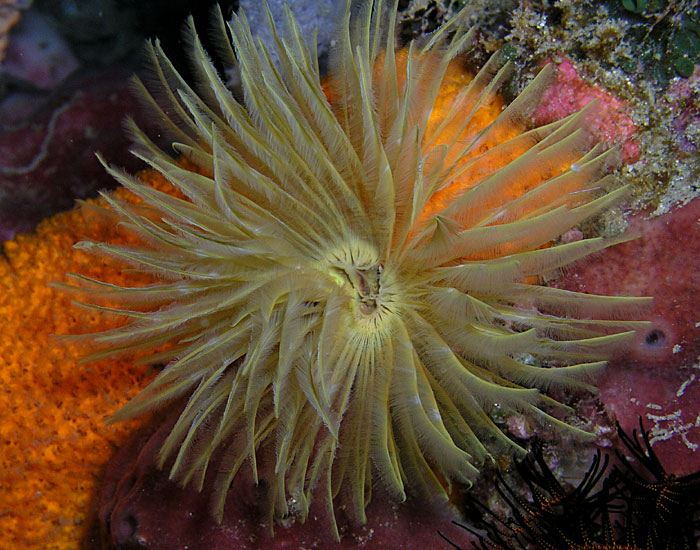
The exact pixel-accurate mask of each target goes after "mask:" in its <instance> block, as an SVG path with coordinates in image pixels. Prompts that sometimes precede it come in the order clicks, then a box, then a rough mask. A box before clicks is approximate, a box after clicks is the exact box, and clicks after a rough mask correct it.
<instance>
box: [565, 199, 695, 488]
mask: <svg viewBox="0 0 700 550" xmlns="http://www.w3.org/2000/svg"><path fill="white" fill-rule="evenodd" d="M652 213H653V211H652V209H648V210H647V211H644V212H640V213H638V214H636V215H634V216H631V217H630V218H629V219H628V220H627V221H628V223H629V229H628V231H629V232H630V233H631V234H635V235H639V238H637V239H635V240H634V241H630V242H627V243H624V244H621V245H620V246H616V247H614V248H609V249H607V250H605V251H603V252H602V253H601V255H600V256H599V258H598V261H596V262H595V265H593V264H589V265H582V266H577V267H576V268H573V269H571V271H570V272H568V273H567V274H566V276H564V277H562V278H560V279H559V280H557V281H556V282H555V283H554V284H555V285H556V286H557V287H558V288H562V289H565V290H571V291H576V292H590V293H594V294H615V293H616V292H619V291H620V290H621V289H625V292H627V293H628V294H629V295H632V296H654V297H655V301H654V304H653V306H652V307H651V308H649V310H648V311H647V312H646V316H647V319H648V320H649V321H650V325H649V327H648V329H647V330H645V331H643V332H640V333H639V336H638V338H637V339H636V340H635V342H634V345H633V346H632V347H631V348H630V349H629V350H628V353H626V354H624V356H621V357H617V358H615V359H614V360H613V361H612V362H611V363H610V365H609V368H608V369H606V371H605V373H604V374H603V375H602V376H601V377H600V378H599V379H598V388H599V390H600V391H599V393H598V396H597V398H598V399H599V401H600V402H601V403H602V404H603V405H604V406H605V410H606V411H607V413H608V414H609V415H610V416H611V417H612V418H615V419H616V420H617V421H618V422H620V424H621V425H622V427H623V429H625V430H626V431H627V432H631V431H632V430H633V429H634V428H635V427H636V426H637V419H638V418H639V417H640V416H641V417H642V418H644V421H645V423H646V425H647V429H648V430H649V433H650V435H651V440H652V443H653V444H654V450H655V452H656V454H657V455H658V456H659V458H660V459H661V461H662V462H663V463H664V464H665V466H666V468H667V469H668V470H669V471H670V472H673V473H675V474H684V473H689V472H691V471H695V470H698V469H700V455H699V454H698V452H697V449H698V447H699V446H700V433H699V432H698V428H697V427H696V426H695V421H696V418H697V417H698V414H700V384H699V382H700V381H699V380H698V377H697V368H696V366H695V365H696V364H697V358H698V355H700V325H698V321H700V318H699V317H698V311H700V297H699V296H698V293H697V291H696V289H697V287H698V285H699V284H700V265H698V264H697V262H687V261H685V257H689V258H693V257H695V256H696V255H698V254H700V239H698V237H699V236H700V235H699V234H698V231H697V220H698V217H700V200H698V199H694V200H692V201H690V202H689V204H686V205H685V206H682V207H679V208H674V209H673V210H672V211H671V212H668V213H666V214H664V215H662V216H658V217H652V218H651V219H649V217H650V216H651V215H652ZM676 247H681V248H682V250H683V251H684V256H679V255H678V254H677V253H676V252H675V250H677V248H676ZM693 251H695V252H693ZM685 255H687V256H685Z"/></svg>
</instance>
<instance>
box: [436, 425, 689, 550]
mask: <svg viewBox="0 0 700 550" xmlns="http://www.w3.org/2000/svg"><path fill="white" fill-rule="evenodd" d="M639 428H640V431H639V436H638V435H637V431H636V430H634V431H633V432H632V435H631V436H630V435H628V434H627V433H626V432H625V431H624V430H623V429H622V428H621V427H620V425H619V424H618V425H617V434H618V438H619V441H620V442H621V443H622V446H623V447H624V450H623V452H620V451H616V454H617V457H618V460H619V464H616V465H615V466H614V467H613V469H612V472H610V473H609V474H608V475H607V476H605V473H606V469H607V466H608V458H609V457H608V456H607V455H606V456H605V457H604V458H602V459H601V453H600V451H597V453H596V455H595V456H594V457H593V460H592V461H591V466H590V468H589V469H588V471H587V472H586V474H585V475H584V476H583V479H582V480H581V481H580V482H579V484H578V485H577V486H576V487H575V488H573V489H569V488H566V487H564V485H562V482H561V481H560V480H559V479H557V477H556V475H555V473H554V472H553V471H552V470H551V469H550V467H549V466H548V465H547V461H546V460H545V458H544V453H543V448H542V446H541V445H540V444H536V445H534V446H533V449H532V452H531V454H530V455H529V456H528V457H526V458H525V459H523V460H521V461H519V462H518V463H517V466H516V468H517V472H518V475H519V477H520V478H521V479H522V480H523V481H524V482H525V484H526V485H527V488H528V490H529V492H530V495H531V497H527V498H525V497H523V496H521V495H520V494H519V492H518V491H516V490H515V489H513V488H511V487H509V486H508V485H507V484H506V483H505V482H504V481H503V479H502V478H501V479H500V480H499V484H498V485H497V490H498V493H499V494H500V496H501V498H502V499H503V500H504V501H505V502H506V503H507V504H508V506H509V507H510V508H511V512H512V518H510V519H508V520H503V519H501V518H499V517H497V516H495V515H494V514H492V513H491V512H489V511H488V510H487V509H485V508H484V506H483V504H481V503H479V502H478V501H476V500H474V499H472V500H470V501H469V502H468V507H469V508H471V509H472V511H473V512H475V514H476V515H477V516H481V517H482V519H483V520H485V524H484V528H485V531H486V534H485V535H482V534H480V533H478V532H476V531H474V530H473V529H471V528H470V527H467V526H465V525H462V527H464V529H466V530H467V531H469V532H470V533H472V534H474V535H476V536H477V537H478V539H479V541H478V544H477V543H473V544H472V547H473V548H478V549H480V550H517V549H520V548H522V549H525V548H533V549H538V550H539V549H542V550H544V549H555V548H556V549H557V550H583V549H587V550H608V549H611V550H641V549H642V548H644V549H647V550H661V549H664V550H692V549H695V548H697V543H698V540H700V520H698V513H699V512H700V471H696V472H694V473H692V474H689V475H686V476H682V477H677V476H675V475H672V474H668V473H667V472H666V470H665V468H664V466H663V465H662V464H661V462H660V461H659V459H658V457H657V456H656V454H655V453H654V451H653V449H652V447H651V445H650V443H649V434H648V432H647V431H645V430H644V427H643V425H642V421H641V418H640V419H639ZM640 439H641V441H640ZM626 455H631V458H628V457H627V456H626ZM601 481H602V483H601ZM597 486H598V487H600V488H599V489H597V490H595V489H596V487H597ZM594 490H595V491H594ZM613 518H615V519H613ZM443 538H445V537H443ZM446 540H448V542H450V544H452V545H453V547H454V548H457V549H459V548H460V547H459V546H457V545H455V544H454V543H453V542H452V541H450V540H449V539H446Z"/></svg>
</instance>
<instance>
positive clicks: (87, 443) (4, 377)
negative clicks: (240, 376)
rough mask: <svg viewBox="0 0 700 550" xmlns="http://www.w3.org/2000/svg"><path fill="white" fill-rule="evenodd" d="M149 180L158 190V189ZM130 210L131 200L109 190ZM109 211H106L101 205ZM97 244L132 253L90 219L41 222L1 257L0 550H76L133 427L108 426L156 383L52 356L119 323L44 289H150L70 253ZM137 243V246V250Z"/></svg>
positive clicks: (124, 363)
mask: <svg viewBox="0 0 700 550" xmlns="http://www.w3.org/2000/svg"><path fill="white" fill-rule="evenodd" d="M141 177H142V179H144V181H146V180H148V181H151V185H154V186H156V187H158V188H161V189H162V188H165V187H166V186H167V182H165V181H163V180H162V178H156V177H152V175H149V174H142V175H141ZM115 193H116V194H117V196H120V197H122V198H123V199H125V200H132V201H136V197H134V196H133V195H132V194H131V193H129V192H128V191H127V190H126V189H118V190H116V191H115ZM104 205H105V204H103V206H104ZM85 238H92V239H99V240H109V241H110V242H114V243H118V242H122V243H124V244H127V242H128V235H126V234H125V232H124V231H123V230H122V229H121V228H119V227H117V226H116V224H114V223H105V220H104V218H103V217H102V216H95V214H94V213H93V212H92V211H91V210H90V209H89V208H77V209H75V210H72V211H70V212H65V213H61V214H58V215H56V216H55V217H53V218H51V219H48V220H45V221H44V222H42V223H41V224H40V225H39V227H38V228H37V229H36V231H35V232H33V233H31V234H28V235H18V236H16V237H15V238H14V239H13V240H11V241H5V242H3V243H2V248H1V249H0V250H1V252H0V315H1V316H2V319H3V332H2V335H1V336H0V410H2V411H3V414H2V417H1V418H0V533H2V547H3V548H27V549H37V550H43V549H45V548H55V549H57V550H64V549H65V550H68V549H75V548H77V547H79V541H80V540H81V537H82V533H83V531H84V528H85V523H86V522H85V520H86V518H87V517H88V516H89V512H90V507H91V505H92V498H93V493H94V491H95V487H96V485H97V482H98V478H99V476H100V472H101V470H102V468H103V467H104V463H105V462H106V461H107V460H108V458H109V457H110V456H111V455H112V453H113V452H114V449H115V447H119V446H121V445H122V444H123V443H124V441H125V440H126V438H127V437H128V435H129V433H130V432H131V431H133V430H134V428H135V427H136V426H138V425H139V424H141V423H142V420H144V419H147V417H144V419H138V420H136V421H132V422H126V423H123V424H115V425H112V426H105V424H104V418H105V417H106V416H107V415H108V414H110V413H111V412H112V411H113V410H114V408H115V407H119V406H121V405H122V404H125V403H126V402H128V401H129V399H131V398H132V397H133V396H135V395H136V394H137V393H138V391H139V389H140V388H143V387H144V386H145V385H146V383H147V382H148V381H150V380H151V379H152V378H153V376H154V374H155V373H154V370H153V369H152V368H150V367H148V366H145V365H135V364H134V357H133V356H131V357H130V356H128V355H127V356H124V357H121V358H119V359H111V360H109V361H95V362H93V363H91V364H90V365H89V366H88V367H87V368H86V367H85V366H81V365H80V359H81V358H82V357H84V355H85V349H84V348H83V347H81V346H75V345H61V346H56V345H54V344H53V343H52V339H51V336H52V335H54V334H57V333H66V332H76V331H79V330H92V331H100V330H106V329H108V328H113V327H115V326H118V325H119V324H120V323H121V322H123V321H122V320H120V319H115V318H113V317H112V318H110V317H109V316H107V315H104V314H101V313H99V312H96V311H86V310H85V309H83V308H79V307H78V306H76V305H74V304H72V303H71V299H70V298H71V297H70V296H68V295H66V294H65V293H63V292H60V291H58V290H56V289H53V288H51V287H49V286H48V285H49V283H51V282H52V281H62V280H66V276H65V272H66V271H78V270H80V271H81V272H82V273H84V274H86V275H89V276H92V277H100V278H102V279H104V280H106V281H110V282H111V283H113V284H121V285H127V284H146V283H147V282H149V279H147V278H144V276H143V275H142V274H137V273H133V272H128V271H127V270H125V269H124V268H125V267H126V266H125V265H124V264H123V263H120V262H114V261H112V260H109V259H103V261H100V262H95V261H94V258H92V257H91V256H90V255H89V254H88V253H86V252H85V251H82V250H77V249H74V248H73V245H74V244H75V243H76V242H78V241H80V240H81V239H85ZM133 242H134V241H132V244H133Z"/></svg>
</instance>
